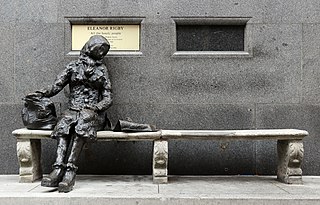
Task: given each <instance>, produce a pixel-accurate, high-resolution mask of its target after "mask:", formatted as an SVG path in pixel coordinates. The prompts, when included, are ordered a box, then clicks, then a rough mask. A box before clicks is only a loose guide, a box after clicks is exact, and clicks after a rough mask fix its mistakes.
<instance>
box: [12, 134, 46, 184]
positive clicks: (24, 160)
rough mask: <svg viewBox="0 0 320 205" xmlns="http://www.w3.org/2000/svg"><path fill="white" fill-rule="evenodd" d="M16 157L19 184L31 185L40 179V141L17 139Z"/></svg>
mask: <svg viewBox="0 0 320 205" xmlns="http://www.w3.org/2000/svg"><path fill="white" fill-rule="evenodd" d="M17 155H18V160H19V164H20V169H19V176H20V177H19V182H20V183H31V182H34V181H35V180H37V179H40V178H42V169H41V162H40V160H41V140H37V139H17Z"/></svg>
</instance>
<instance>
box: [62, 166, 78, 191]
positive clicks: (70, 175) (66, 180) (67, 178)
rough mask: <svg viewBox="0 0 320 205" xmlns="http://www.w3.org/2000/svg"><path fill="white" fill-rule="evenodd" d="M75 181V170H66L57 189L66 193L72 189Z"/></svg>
mask: <svg viewBox="0 0 320 205" xmlns="http://www.w3.org/2000/svg"><path fill="white" fill-rule="evenodd" d="M75 181H76V172H75V171H74V170H67V171H66V173H65V174H64V177H63V179H62V181H61V182H60V183H59V187H58V191H59V192H64V193H68V192H70V191H72V189H73V186H74V184H75Z"/></svg>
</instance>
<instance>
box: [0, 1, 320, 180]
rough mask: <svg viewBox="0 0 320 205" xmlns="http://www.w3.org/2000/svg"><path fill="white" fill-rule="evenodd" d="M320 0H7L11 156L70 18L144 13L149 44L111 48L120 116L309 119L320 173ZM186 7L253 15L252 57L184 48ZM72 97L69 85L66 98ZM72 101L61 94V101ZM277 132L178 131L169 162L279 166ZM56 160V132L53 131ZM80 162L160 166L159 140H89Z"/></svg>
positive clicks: (310, 149)
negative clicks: (220, 138) (179, 45)
mask: <svg viewBox="0 0 320 205" xmlns="http://www.w3.org/2000/svg"><path fill="white" fill-rule="evenodd" d="M319 10H320V2H319V1H316V0H292V1H277V0H264V1H255V0H230V1H218V0H203V1H190V0H189V1H184V0H182V1H175V0H162V1H155V0H134V1H124V0H95V1H84V0H67V1H64V0H50V1H44V0H42V1H40V0H31V1H25V0H16V1H4V0H3V1H2V6H1V7H0V16H1V17H2V18H1V19H0V25H1V29H0V36H1V37H0V45H1V48H2V49H0V70H1V74H0V85H1V86H0V90H1V92H0V95H1V98H0V108H1V109H0V129H1V131H2V135H1V138H2V139H1V147H0V161H1V162H2V166H1V167H0V173H1V174H15V173H18V162H17V159H16V151H15V139H14V138H13V137H12V135H11V132H12V131H13V130H14V129H16V128H20V127H22V122H21V118H20V110H21V107H22V100H21V98H22V97H23V96H24V95H25V94H27V93H28V92H31V91H34V90H36V89H39V88H42V87H45V86H47V85H48V84H50V83H51V82H52V81H53V80H54V78H55V75H56V74H57V73H58V72H59V70H61V69H63V66H64V64H66V63H67V62H69V61H70V60H73V59H75V58H76V56H68V55H67V53H68V48H67V47H68V45H69V44H70V42H67V40H68V39H70V38H69V36H70V31H69V30H67V29H66V27H67V26H68V25H67V26H66V24H68V21H67V20H66V19H67V18H73V17H80V18H85V17H103V18H112V17H115V18H123V17H126V18H133V17H134V18H142V19H143V24H142V30H141V32H142V34H143V35H142V36H141V38H142V39H141V42H142V43H141V52H142V55H124V56H121V55H118V56H117V55H115V56H110V57H107V59H106V62H107V65H108V69H109V71H110V74H111V81H112V84H113V92H114V105H113V107H112V108H110V110H109V116H110V118H111V119H112V120H113V121H114V120H116V119H118V118H124V117H130V118H132V119H133V120H134V121H137V122H142V123H144V122H145V123H151V124H155V125H157V127H159V128H162V129H261V128H298V129H305V130H307V131H309V133H310V136H309V137H307V138H306V139H305V161H304V164H303V170H304V174H305V175H319V174H320V161H319V156H320V149H319V148H320V109H319V108H320V80H319V79H320V71H319V66H320V57H319V56H320V55H319V54H320V39H319V37H318V35H319V32H320V24H319V23H320V13H319V12H318V11H319ZM176 17H201V18H203V17H251V19H250V21H249V22H248V26H250V29H251V35H250V40H251V44H252V45H251V46H252V53H253V56H252V57H236V56H233V57H219V58H218V57H214V56H207V57H199V56H196V55H194V56H189V57H179V56H173V53H174V49H173V48H174V44H175V38H173V36H174V35H175V34H174V33H175V25H174V23H173V18H176ZM54 101H55V102H56V104H57V105H58V106H57V107H58V108H59V110H61V109H60V108H62V109H63V108H64V107H65V106H66V105H65V102H66V98H65V97H64V95H63V93H62V94H59V96H57V97H55V98H54ZM60 105H61V106H60ZM275 145H276V142H273V141H270V142H269V141H257V142H251V141H250V142H247V141H241V142H204V141H187V142H185V141H175V142H170V143H169V149H170V156H169V174H266V175H268V174H275V169H276V146H275ZM42 148H43V150H44V151H43V153H44V154H43V156H42V159H43V164H44V166H45V167H44V170H45V172H49V170H50V169H51V168H50V165H51V164H52V163H53V161H54V155H55V154H54V149H55V141H53V140H47V141H45V142H43V145H42ZM83 153H84V154H83V155H82V158H81V162H80V170H79V172H80V173H90V174H151V162H152V158H151V154H152V146H151V143H150V142H139V143H138V142H136V143H133V142H126V143H124V142H105V143H99V144H91V145H88V146H87V147H86V148H85V150H84V152H83Z"/></svg>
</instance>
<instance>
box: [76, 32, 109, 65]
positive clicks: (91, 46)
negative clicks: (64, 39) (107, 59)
mask: <svg viewBox="0 0 320 205" xmlns="http://www.w3.org/2000/svg"><path fill="white" fill-rule="evenodd" d="M109 49H110V44H109V42H108V40H107V39H106V38H105V37H103V36H100V35H95V36H91V38H90V39H89V40H88V41H87V43H86V44H85V45H84V46H83V48H82V49H81V51H80V54H81V55H87V56H89V57H90V58H92V59H94V60H102V59H103V58H104V56H105V55H107V53H108V51H109Z"/></svg>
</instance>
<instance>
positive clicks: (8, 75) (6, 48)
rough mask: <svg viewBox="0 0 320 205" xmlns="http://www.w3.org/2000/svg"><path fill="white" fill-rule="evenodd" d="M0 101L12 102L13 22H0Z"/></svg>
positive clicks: (13, 85)
mask: <svg viewBox="0 0 320 205" xmlns="http://www.w3.org/2000/svg"><path fill="white" fill-rule="evenodd" d="M0 26H1V28H2V29H1V30H0V36H1V38H0V45H1V47H2V48H3V49H0V56H1V60H0V68H1V72H0V103H13V102H14V87H15V82H14V77H15V76H14V73H15V71H14V58H13V56H14V40H13V39H12V36H14V29H13V27H14V24H13V23H0Z"/></svg>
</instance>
